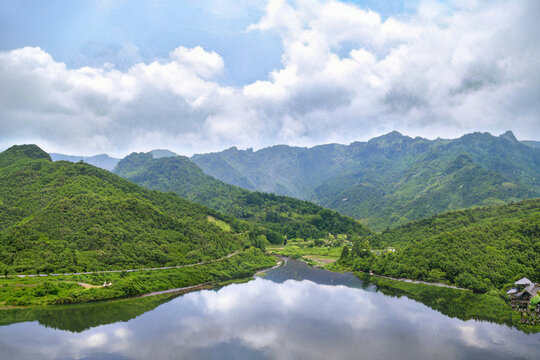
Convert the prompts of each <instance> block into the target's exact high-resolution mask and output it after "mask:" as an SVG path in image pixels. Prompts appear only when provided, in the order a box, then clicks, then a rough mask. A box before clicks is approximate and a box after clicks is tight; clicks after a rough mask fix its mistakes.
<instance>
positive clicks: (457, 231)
mask: <svg viewBox="0 0 540 360" xmlns="http://www.w3.org/2000/svg"><path fill="white" fill-rule="evenodd" d="M370 246H373V247H374V248H378V249H380V248H385V247H387V246H393V247H395V248H396V251H395V252H394V253H388V254H384V253H383V254H382V255H373V253H371V252H369V251H365V249H367V248H369V247H370ZM538 254H540V199H533V200H524V201H521V202H518V203H511V204H507V205H502V206H491V207H485V208H475V209H467V210H460V211H453V212H448V213H445V214H440V215H436V216H433V217H431V218H428V219H423V220H420V221H414V222H411V223H409V224H406V225H403V226H400V227H397V228H395V229H390V230H387V231H384V232H382V233H381V234H376V235H372V236H370V237H367V238H364V239H362V240H360V241H359V242H358V243H357V244H355V246H354V247H353V250H352V252H351V256H348V257H346V258H345V259H344V260H343V261H344V262H345V263H348V264H349V265H352V266H353V267H355V268H356V269H358V270H363V271H368V270H373V271H374V272H375V273H376V274H381V275H387V276H392V277H404V278H409V279H419V280H428V281H445V282H449V283H451V284H455V285H458V286H460V287H465V288H470V289H473V290H475V291H479V292H484V291H487V290H489V289H493V288H496V289H501V288H503V287H505V286H506V285H507V284H511V283H513V282H514V281H515V280H517V279H519V278H521V277H523V276H526V277H529V278H532V279H538V278H540V257H539V256H538Z"/></svg>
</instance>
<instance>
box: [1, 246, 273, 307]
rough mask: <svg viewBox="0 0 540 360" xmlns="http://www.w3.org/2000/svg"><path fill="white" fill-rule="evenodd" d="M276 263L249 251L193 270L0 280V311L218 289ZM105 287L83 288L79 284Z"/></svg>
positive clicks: (183, 268) (271, 258) (256, 250)
mask: <svg viewBox="0 0 540 360" xmlns="http://www.w3.org/2000/svg"><path fill="white" fill-rule="evenodd" d="M275 264H276V260H275V259H274V258H273V257H270V256H268V255H266V254H264V253H263V252H262V251H260V250H259V249H256V248H250V249H247V250H244V251H241V252H239V253H237V254H236V255H235V256H228V257H225V258H222V259H219V261H213V262H207V263H204V264H197V265H192V266H182V267H174V268H169V269H160V270H140V271H136V272H135V271H134V272H127V271H122V272H114V273H93V274H80V275H58V276H54V277H23V278H19V277H13V278H12V277H8V278H1V279H0V308H9V307H14V306H16V307H21V306H42V305H58V304H72V303H83V302H93V301H102V300H111V299H119V298H129V297H136V296H140V295H144V294H149V293H159V292H163V291H170V292H181V291H189V289H190V287H193V290H197V288H196V287H197V286H201V285H202V284H208V283H211V284H215V285H216V286H219V284H220V283H222V282H224V281H230V280H234V279H245V278H247V277H252V276H253V275H254V274H255V273H256V272H257V271H259V270H261V269H267V268H269V267H271V266H274V265H275ZM104 282H106V283H112V285H111V286H106V287H90V288H86V289H85V288H84V287H82V286H81V285H79V284H78V283H84V284H90V285H100V284H103V283H104Z"/></svg>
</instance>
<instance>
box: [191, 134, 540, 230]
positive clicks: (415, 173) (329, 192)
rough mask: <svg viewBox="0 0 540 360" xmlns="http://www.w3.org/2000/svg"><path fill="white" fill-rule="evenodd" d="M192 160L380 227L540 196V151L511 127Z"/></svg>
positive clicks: (228, 177) (221, 175)
mask: <svg viewBox="0 0 540 360" xmlns="http://www.w3.org/2000/svg"><path fill="white" fill-rule="evenodd" d="M192 160H193V161H194V162H195V163H196V164H197V165H199V166H200V167H201V168H202V169H203V171H204V172H205V173H207V174H210V175H212V176H215V177H216V178H218V179H221V180H223V181H225V182H227V183H231V184H234V185H237V186H241V187H245V188H247V189H252V190H260V191H268V192H275V193H277V194H283V195H289V196H293V197H297V198H300V199H308V200H311V201H314V202H316V203H318V204H320V205H323V206H325V207H328V208H331V209H335V210H337V211H339V212H341V213H343V214H346V215H349V216H353V217H355V218H358V219H361V220H362V221H363V222H365V223H366V224H368V225H369V226H370V227H372V228H374V229H376V230H383V229H385V228H386V227H393V226H397V225H401V224H405V223H407V222H409V221H410V220H415V219H420V218H424V217H428V216H431V215H434V214H437V213H439V212H443V211H448V210H454V209H460V208H467V207H470V206H480V205H490V204H503V203H505V202H508V201H516V200H520V199H525V198H533V197H537V196H540V176H539V174H540V150H539V149H534V148H533V147H531V146H528V145H525V144H522V143H520V142H519V141H518V140H517V139H516V138H515V137H514V135H513V134H512V132H510V131H508V132H506V133H504V134H502V135H501V136H498V137H496V136H492V135H490V134H488V133H473V134H468V135H464V136H462V137H460V138H458V139H453V140H446V139H436V140H428V139H423V138H420V137H416V138H411V137H408V136H403V135H401V134H400V133H398V132H395V131H394V132H391V133H389V134H386V135H384V136H380V137H377V138H374V139H371V140H369V141H368V142H354V143H352V144H350V145H338V144H329V145H321V146H316V147H313V148H299V147H290V146H285V145H280V146H273V147H270V148H266V149H262V150H259V151H255V152H254V151H253V150H251V149H248V150H245V151H243V150H238V149H236V148H230V149H228V150H225V151H223V152H219V153H210V154H199V155H194V156H193V157H192Z"/></svg>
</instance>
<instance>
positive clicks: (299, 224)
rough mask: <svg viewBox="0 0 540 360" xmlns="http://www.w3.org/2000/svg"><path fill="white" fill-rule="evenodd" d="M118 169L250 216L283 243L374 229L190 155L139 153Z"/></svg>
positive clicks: (148, 183)
mask: <svg viewBox="0 0 540 360" xmlns="http://www.w3.org/2000/svg"><path fill="white" fill-rule="evenodd" d="M114 172H115V173H117V174H118V175H120V176H122V177H124V178H126V179H128V180H131V181H133V182H135V183H137V184H139V185H142V186H144V187H147V188H149V189H155V190H160V191H173V192H175V193H177V194H178V195H180V196H182V197H184V198H186V199H188V200H191V201H195V202H198V203H200V204H202V205H205V206H208V207H211V208H213V209H216V210H219V211H222V212H225V213H227V214H229V215H231V216H233V217H235V218H238V219H242V220H245V221H247V222H249V223H250V224H251V225H252V226H254V227H255V228H256V229H260V230H259V232H261V234H262V235H264V236H265V237H266V238H267V239H268V240H269V241H270V242H271V243H282V242H283V241H284V238H285V236H286V237H287V238H289V239H290V238H304V239H306V238H322V237H325V236H327V235H328V233H332V234H349V235H351V236H352V235H367V234H370V233H371V231H370V230H368V229H367V228H366V227H365V226H363V225H361V224H360V223H359V222H358V221H355V220H354V219H352V218H350V217H347V216H343V215H340V214H339V213H337V212H335V211H333V210H329V209H325V208H323V207H321V206H318V205H315V204H313V203H311V202H308V201H302V200H297V199H293V198H290V197H287V196H279V195H275V194H268V193H262V192H251V191H248V190H245V189H243V188H240V187H238V186H233V185H229V184H226V183H224V182H222V181H220V180H217V179H215V178H214V177H212V176H209V175H206V174H205V173H204V172H203V171H202V170H201V169H200V168H199V167H198V166H197V165H196V164H195V163H193V162H192V161H191V160H190V159H188V158H187V157H184V156H174V157H162V158H155V157H154V156H153V155H152V154H151V153H133V154H131V155H129V156H127V157H126V158H124V159H122V160H121V161H120V162H119V163H118V165H117V166H116V168H115V169H114Z"/></svg>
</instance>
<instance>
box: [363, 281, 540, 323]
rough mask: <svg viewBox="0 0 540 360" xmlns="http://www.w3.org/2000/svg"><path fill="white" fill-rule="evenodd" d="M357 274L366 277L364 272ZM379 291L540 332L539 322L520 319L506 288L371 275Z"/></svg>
mask: <svg viewBox="0 0 540 360" xmlns="http://www.w3.org/2000/svg"><path fill="white" fill-rule="evenodd" d="M356 275H357V276H359V277H361V278H366V276H365V274H364V273H357V274H356ZM369 281H370V282H372V283H374V284H376V285H377V287H378V289H379V291H381V292H382V293H383V294H385V295H390V296H397V297H400V296H406V297H408V298H409V299H413V300H416V301H419V302H421V303H423V304H425V305H427V306H429V307H431V308H432V309H434V310H437V311H439V312H441V313H442V314H444V315H447V316H451V317H455V318H458V319H461V320H470V319H476V320H487V321H491V322H495V323H498V324H506V325H508V326H515V327H516V328H518V329H520V330H522V331H525V332H540V326H539V325H536V326H532V325H527V324H523V323H522V322H521V314H520V313H519V312H517V311H514V310H512V308H511V307H510V306H509V305H508V300H507V298H508V297H507V296H506V294H505V293H504V291H498V290H492V291H490V292H488V293H486V294H475V293H473V292H472V291H464V290H456V289H451V288H444V287H437V286H432V285H425V284H414V283H407V282H402V281H394V280H390V279H384V278H381V277H377V276H371V277H369Z"/></svg>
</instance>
